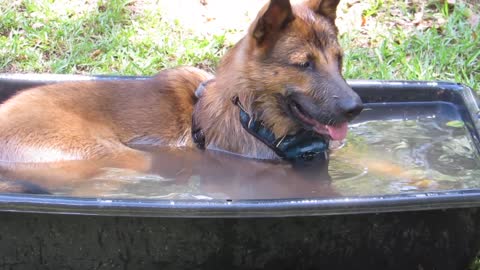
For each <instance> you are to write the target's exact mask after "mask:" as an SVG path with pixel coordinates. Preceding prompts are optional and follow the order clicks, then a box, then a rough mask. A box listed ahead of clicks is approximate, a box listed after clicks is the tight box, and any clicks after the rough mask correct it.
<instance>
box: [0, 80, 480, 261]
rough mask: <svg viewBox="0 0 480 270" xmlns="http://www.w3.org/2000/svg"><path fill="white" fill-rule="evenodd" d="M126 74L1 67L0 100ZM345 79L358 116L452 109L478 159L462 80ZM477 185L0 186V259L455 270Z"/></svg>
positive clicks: (476, 238)
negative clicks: (157, 189) (259, 188)
mask: <svg viewBox="0 0 480 270" xmlns="http://www.w3.org/2000/svg"><path fill="white" fill-rule="evenodd" d="M132 78H133V79H139V80H141V79H145V77H110V76H66V75H65V76H62V75H55V76H52V75H8V74H6V75H0V99H1V100H5V99H7V98H8V97H10V96H11V95H12V94H14V93H15V92H17V91H20V90H22V89H25V88H28V87H31V86H35V85H40V84H48V83H55V82H60V81H72V80H123V79H132ZM349 83H350V85H351V86H352V87H353V88H354V89H355V90H356V91H357V92H358V93H359V94H360V96H361V97H362V100H363V101H364V103H366V107H367V108H373V109H374V110H368V109H367V110H366V111H365V112H364V113H362V115H361V116H360V117H359V120H358V121H370V120H375V119H376V118H377V117H380V116H382V117H384V116H385V115H382V114H385V113H388V117H392V118H396V117H397V118H398V117H400V118H401V117H415V115H416V114H424V113H425V112H427V113H431V114H432V115H438V116H441V115H444V116H445V115H447V116H449V117H450V116H452V117H453V118H452V119H458V120H461V121H462V123H464V125H465V130H466V132H467V133H468V138H469V140H470V143H471V145H472V148H473V149H474V152H475V156H476V157H477V158H478V156H479V155H478V154H480V136H479V119H478V113H479V108H478V105H477V102H476V97H475V95H474V93H473V92H472V90H471V89H469V88H467V87H464V86H462V85H459V84H454V83H446V82H411V81H349ZM405 106H407V107H408V108H407V109H405V108H406V107H405ZM400 107H401V108H403V109H401V110H397V109H396V108H400ZM375 108H377V109H378V108H380V110H375ZM375 112H376V113H375ZM378 112H380V114H379V113H378ZM406 114H408V116H406ZM477 182H478V183H477ZM477 184H478V185H477ZM477 187H480V179H478V181H476V179H474V181H470V182H469V183H468V184H461V185H458V186H457V188H450V189H442V188H438V189H435V188H432V189H426V190H416V191H410V192H399V193H389V194H376V195H371V194H370V195H347V196H345V195H341V196H333V197H331V196H330V197H315V196H313V197H312V196H311V197H305V198H275V199H258V198H257V199H244V200H242V199H239V200H222V199H211V200H171V199H163V200H162V199H105V198H103V199H96V198H74V197H60V196H46V195H13V194H3V195H0V220H1V226H0V243H1V244H0V268H1V269H467V268H468V266H469V265H470V264H471V263H472V261H473V260H474V259H475V256H476V255H477V253H478V251H479V250H480V227H479V226H480V209H479V207H480V188H477Z"/></svg>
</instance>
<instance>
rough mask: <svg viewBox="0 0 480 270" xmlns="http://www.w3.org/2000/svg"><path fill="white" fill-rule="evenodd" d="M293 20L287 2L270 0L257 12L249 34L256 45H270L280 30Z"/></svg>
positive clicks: (287, 0)
mask: <svg viewBox="0 0 480 270" xmlns="http://www.w3.org/2000/svg"><path fill="white" fill-rule="evenodd" d="M293 19H294V16H293V11H292V6H291V5H290V1H289V0H271V1H270V4H269V5H268V6H265V7H264V8H263V9H262V10H261V11H260V12H259V14H258V16H257V19H255V22H254V24H253V28H252V30H251V34H252V36H253V38H254V39H255V40H256V41H257V45H267V46H268V45H271V44H273V43H274V42H275V41H276V39H277V37H278V34H279V33H280V32H281V30H283V29H284V28H285V27H286V26H287V25H288V24H289V23H290V22H291V21H293Z"/></svg>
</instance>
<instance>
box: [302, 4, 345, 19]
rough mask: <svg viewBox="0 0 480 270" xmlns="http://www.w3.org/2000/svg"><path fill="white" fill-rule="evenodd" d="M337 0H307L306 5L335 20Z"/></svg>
mask: <svg viewBox="0 0 480 270" xmlns="http://www.w3.org/2000/svg"><path fill="white" fill-rule="evenodd" d="M339 2H340V0H308V1H307V2H306V5H307V6H308V7H309V8H310V9H312V10H313V11H314V12H315V13H317V14H318V15H320V16H324V17H326V18H327V19H329V20H331V21H332V22H335V19H336V18H337V6H338V3H339Z"/></svg>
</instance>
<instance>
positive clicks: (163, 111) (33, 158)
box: [0, 67, 211, 184]
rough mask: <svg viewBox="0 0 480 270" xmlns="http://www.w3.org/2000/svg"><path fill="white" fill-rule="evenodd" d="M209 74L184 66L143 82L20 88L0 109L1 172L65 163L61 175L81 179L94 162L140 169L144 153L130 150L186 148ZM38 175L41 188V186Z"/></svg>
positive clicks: (21, 171) (145, 163)
mask: <svg viewBox="0 0 480 270" xmlns="http://www.w3.org/2000/svg"><path fill="white" fill-rule="evenodd" d="M210 76H211V75H210V74H208V73H206V72H204V71H201V70H199V69H196V68H190V67H182V68H176V69H169V70H164V71H162V72H160V73H159V74H158V75H157V76H155V77H153V78H151V79H147V80H139V81H133V80H132V81H121V82H112V81H110V82H69V83H60V84H52V85H46V86H42V87H37V88H32V89H29V90H26V91H22V92H20V93H19V94H17V95H16V96H14V97H12V98H11V99H9V100H7V101H6V102H5V103H4V104H2V105H1V106H0V149H1V151H0V161H1V164H0V171H3V176H5V174H6V172H7V171H11V170H12V169H14V170H15V171H16V172H15V174H14V175H16V177H19V176H23V177H32V173H29V171H31V167H29V166H25V164H33V163H36V164H38V163H55V162H64V163H65V164H68V163H69V162H70V163H71V164H72V166H67V167H64V168H63V170H62V172H61V173H60V175H61V177H66V176H68V175H70V176H71V177H72V178H75V179H79V180H80V179H82V178H84V177H83V176H84V175H85V176H87V175H91V174H92V170H93V169H94V167H97V166H96V165H98V167H100V166H120V167H123V168H130V169H135V170H146V169H148V167H149V158H148V156H146V155H145V154H144V153H143V152H141V151H137V150H135V149H132V148H130V147H128V145H131V144H141V143H161V144H165V145H188V144H191V139H190V125H191V115H192V110H193V105H194V103H195V101H196V97H195V95H194V91H195V89H196V88H197V87H198V85H199V84H200V83H201V82H203V81H205V80H207V79H208V78H210ZM179 138H181V139H180V140H179ZM82 160H83V161H84V160H92V161H95V162H89V163H88V164H89V166H88V169H87V168H85V166H83V167H84V168H81V167H82V166H78V164H76V165H74V164H75V163H76V161H82ZM22 164H23V165H22ZM95 169H98V168H95ZM68 170H73V171H71V173H66V172H67V171H68ZM36 171H37V172H39V170H36ZM49 177H50V178H51V177H52V175H49ZM38 178H42V180H41V181H42V183H40V184H43V181H46V179H45V178H46V177H42V176H41V175H39V176H38ZM53 178H55V177H53ZM67 178H68V177H67Z"/></svg>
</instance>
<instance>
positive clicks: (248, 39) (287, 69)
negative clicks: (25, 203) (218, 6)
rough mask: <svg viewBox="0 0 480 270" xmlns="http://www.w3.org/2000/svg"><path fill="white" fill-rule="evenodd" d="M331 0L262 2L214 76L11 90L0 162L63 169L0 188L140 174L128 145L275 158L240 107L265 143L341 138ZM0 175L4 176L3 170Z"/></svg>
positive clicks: (346, 110)
mask: <svg viewBox="0 0 480 270" xmlns="http://www.w3.org/2000/svg"><path fill="white" fill-rule="evenodd" d="M338 2H339V0H308V1H305V2H304V3H301V4H297V5H291V4H290V2H289V1H288V0H271V1H270V2H269V3H267V4H266V5H265V6H264V7H263V8H262V9H261V10H260V12H259V14H258V16H257V18H256V19H255V20H254V22H253V23H252V25H251V26H250V27H249V29H248V33H247V34H246V35H245V37H244V38H242V39H241V40H240V41H239V42H238V43H237V44H236V45H235V46H234V47H232V48H231V49H230V50H229V51H228V52H227V53H226V55H225V56H224V57H223V59H222V61H221V63H220V65H219V67H218V69H217V72H216V75H215V77H213V76H212V75H211V74H209V73H207V72H204V71H202V70H199V69H197V68H193V67H179V68H173V69H167V70H163V71H161V72H160V73H158V75H156V76H154V77H152V78H151V79H147V80H141V81H138V80H137V81H133V80H132V81H110V82H69V83H60V84H52V85H46V86H40V87H36V88H31V89H27V90H24V91H22V92H20V93H18V94H16V95H15V96H14V97H12V98H10V99H9V100H7V101H6V102H4V103H3V104H2V105H1V106H0V160H1V161H2V162H3V163H5V164H28V163H55V164H64V165H58V166H60V167H62V166H63V167H62V169H64V174H63V175H58V176H57V177H52V176H51V175H48V173H47V172H46V171H45V172H44V173H45V177H44V178H43V179H42V177H41V175H42V171H41V170H36V171H35V173H36V174H37V178H38V179H41V180H31V181H30V179H34V178H35V177H33V176H32V175H29V172H28V170H27V169H25V171H24V172H23V175H24V176H23V177H24V179H27V180H28V181H29V182H28V183H26V182H19V181H8V180H6V181H3V182H1V183H2V184H1V185H0V186H1V187H0V189H2V190H3V191H7V192H36V190H38V189H36V188H34V187H43V188H46V189H47V190H48V188H50V187H55V186H58V185H62V184H65V183H68V182H71V181H85V179H87V178H88V177H90V176H93V175H95V174H96V173H98V168H101V167H108V166H113V167H121V168H128V169H131V170H135V171H147V170H149V169H150V168H151V166H152V163H153V162H154V161H153V160H152V158H151V156H150V155H149V154H148V153H147V152H144V151H141V150H138V149H135V148H134V147H132V146H134V145H135V144H142V143H150V144H156V145H165V146H172V147H190V148H194V147H200V148H204V149H206V150H207V151H208V150H221V151H225V152H230V153H235V154H238V155H241V156H245V157H249V158H255V159H281V156H282V153H281V152H279V151H275V149H274V148H272V146H271V145H269V144H268V143H266V142H265V140H262V138H259V136H255V134H253V133H252V132H251V130H249V129H248V128H249V124H251V123H244V122H242V115H241V114H240V117H239V110H240V111H241V112H243V113H244V115H243V116H245V117H248V119H246V120H248V122H251V121H252V120H255V122H256V123H261V128H262V129H263V131H262V130H260V131H259V130H258V128H257V132H264V133H265V132H266V133H269V134H267V136H266V137H271V138H282V139H283V138H285V137H286V136H295V134H299V133H302V132H304V131H305V132H311V133H315V134H316V135H318V136H320V137H322V138H324V139H326V140H329V139H333V140H342V139H344V138H345V136H346V133H347V126H348V124H347V123H348V122H349V121H350V120H352V119H353V118H354V117H355V116H356V115H358V114H359V113H360V112H361V110H362V108H363V105H362V102H361V100H360V98H359V96H358V95H357V94H356V93H355V92H354V91H353V90H352V89H351V88H350V87H349V86H348V85H347V83H346V82H345V80H344V78H343V77H342V74H341V69H342V49H341V48H340V45H339V43H338V40H337V34H338V30H337V27H336V26H335V19H336V9H337V5H338ZM199 86H200V87H199ZM197 88H198V89H197ZM196 90H198V91H196ZM192 119H193V120H192ZM243 120H245V119H243ZM257 135H258V134H257ZM276 142H278V140H277V141H276ZM277 145H278V144H277ZM81 161H91V162H87V163H85V162H81ZM2 167H3V168H2V171H1V172H0V174H2V177H4V178H6V179H8V168H5V167H8V166H7V165H2ZM19 172H20V175H22V169H21V168H20V169H17V177H16V178H18V173H19Z"/></svg>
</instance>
